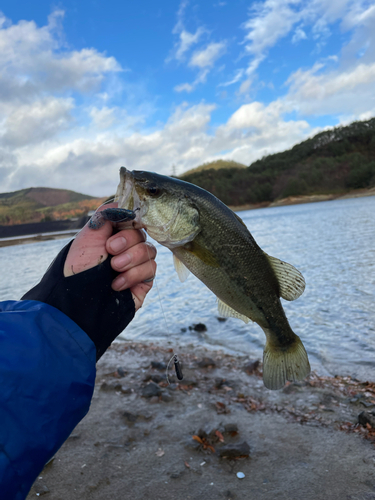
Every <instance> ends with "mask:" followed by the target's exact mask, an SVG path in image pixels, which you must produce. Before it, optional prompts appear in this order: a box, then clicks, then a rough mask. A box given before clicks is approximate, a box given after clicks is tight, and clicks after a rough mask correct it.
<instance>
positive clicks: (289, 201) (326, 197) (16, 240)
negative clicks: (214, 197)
mask: <svg viewBox="0 0 375 500" xmlns="http://www.w3.org/2000/svg"><path fill="white" fill-rule="evenodd" d="M366 196H375V187H374V188H371V189H358V190H355V191H351V192H349V193H344V194H322V195H301V196H289V197H288V198H283V199H282V200H278V201H274V202H263V203H256V204H249V205H240V206H233V205H229V208H230V209H231V210H233V211H234V212H242V211H245V210H256V209H258V208H269V207H283V206H287V205H301V204H305V203H318V202H320V201H331V200H339V199H340V200H345V199H349V198H362V197H366ZM79 230H80V229H74V230H72V231H67V232H57V233H42V234H36V235H24V236H14V237H12V238H0V248H1V247H7V246H11V245H26V244H29V243H37V242H39V241H48V240H56V239H61V238H65V237H68V236H75V235H76V234H77V232H78V231H79Z"/></svg>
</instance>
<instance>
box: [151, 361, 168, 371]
mask: <svg viewBox="0 0 375 500" xmlns="http://www.w3.org/2000/svg"><path fill="white" fill-rule="evenodd" d="M151 368H154V369H155V370H160V371H161V370H165V369H166V368H167V365H166V364H165V363H162V362H160V361H151Z"/></svg>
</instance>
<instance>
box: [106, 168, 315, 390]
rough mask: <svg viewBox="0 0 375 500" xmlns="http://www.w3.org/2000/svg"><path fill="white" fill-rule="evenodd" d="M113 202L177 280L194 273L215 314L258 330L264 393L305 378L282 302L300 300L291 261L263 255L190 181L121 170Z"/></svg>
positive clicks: (298, 277) (303, 357) (301, 353)
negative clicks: (163, 255)
mask: <svg viewBox="0 0 375 500" xmlns="http://www.w3.org/2000/svg"><path fill="white" fill-rule="evenodd" d="M115 201H117V202H118V207H119V208H124V209H126V210H131V211H133V212H134V213H135V214H136V216H135V218H134V219H133V220H132V221H131V225H132V227H134V228H138V229H140V228H143V229H145V230H146V231H147V233H148V234H149V235H150V236H151V237H152V238H153V239H155V240H156V241H157V242H158V243H160V244H161V245H164V246H166V247H167V248H169V249H170V250H171V252H172V253H173V259H174V266H175V269H176V271H177V274H178V276H179V278H180V280H181V281H185V279H186V278H187V276H188V275H189V272H191V273H193V274H194V275H195V276H196V277H197V278H198V279H199V280H201V281H202V282H203V283H204V284H205V285H206V286H207V287H208V288H209V289H210V290H211V291H212V292H213V293H214V294H215V295H216V297H217V300H218V310H219V314H220V316H222V317H234V318H239V319H241V320H243V321H244V322H245V323H248V322H249V321H250V320H251V321H254V322H255V323H257V324H258V325H259V326H260V327H261V328H262V330H263V331H264V333H265V336H266V344H265V348H264V353H263V382H264V385H265V386H266V387H267V388H268V389H272V390H273V389H280V388H282V387H283V386H284V385H285V383H286V382H287V381H296V380H303V379H304V378H305V377H306V376H307V375H308V374H309V373H310V364H309V360H308V356H307V353H306V350H305V348H304V346H303V343H302V341H301V339H300V338H299V337H298V335H296V334H295V333H294V332H293V330H292V328H291V326H290V325H289V322H288V319H287V317H286V315H285V312H284V309H283V307H282V304H281V301H280V297H282V298H283V299H286V300H289V301H291V300H295V299H297V298H298V297H299V296H300V295H301V294H302V293H303V291H304V289H305V280H304V278H303V276H302V274H301V273H300V272H299V271H298V270H297V269H296V268H295V267H293V266H292V265H291V264H288V263H286V262H283V261H282V260H279V259H277V258H275V257H271V256H270V255H267V253H265V252H264V251H263V250H262V249H261V248H260V247H259V245H258V244H257V243H256V241H255V239H254V238H253V236H252V235H251V233H250V231H249V230H248V228H247V226H246V225H245V223H244V222H243V221H242V219H241V218H240V217H239V216H238V215H237V214H236V213H235V212H233V211H232V210H230V209H229V208H228V207H227V206H226V205H225V204H224V203H222V202H221V201H220V200H219V199H218V198H216V197H215V196H214V195H213V194H211V193H209V192H208V191H206V190H204V189H202V188H200V187H198V186H196V185H194V184H191V183H188V182H185V181H182V180H180V179H176V178H173V177H168V176H164V175H160V174H157V173H154V172H147V171H136V170H135V171H130V170H127V169H126V168H125V167H121V169H120V183H119V186H118V188H117V193H116V197H115Z"/></svg>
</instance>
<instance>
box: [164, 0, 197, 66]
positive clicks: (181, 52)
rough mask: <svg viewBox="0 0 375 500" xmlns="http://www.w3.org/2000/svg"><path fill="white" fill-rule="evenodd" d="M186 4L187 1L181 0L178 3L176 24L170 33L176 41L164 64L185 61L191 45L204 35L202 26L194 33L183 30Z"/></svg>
mask: <svg viewBox="0 0 375 500" xmlns="http://www.w3.org/2000/svg"><path fill="white" fill-rule="evenodd" d="M188 4H189V2H188V0H182V2H181V3H180V7H179V9H178V12H177V22H176V24H175V26H174V28H173V31H172V33H173V34H174V35H178V40H177V41H176V42H175V44H174V48H173V51H172V54H171V55H170V56H169V57H168V58H167V59H166V62H169V61H171V60H172V59H177V60H178V61H183V60H184V59H185V54H186V52H188V51H189V50H190V48H191V47H192V46H193V45H196V44H197V43H198V42H199V40H200V39H201V38H202V36H203V35H204V34H205V33H206V30H205V29H204V28H203V27H202V26H199V27H198V28H197V29H196V31H195V33H190V32H189V31H187V29H186V28H185V26H184V16H185V11H186V8H187V6H188Z"/></svg>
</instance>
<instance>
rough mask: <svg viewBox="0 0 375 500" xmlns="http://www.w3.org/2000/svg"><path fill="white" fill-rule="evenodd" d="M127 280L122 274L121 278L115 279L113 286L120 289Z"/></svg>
mask: <svg viewBox="0 0 375 500" xmlns="http://www.w3.org/2000/svg"><path fill="white" fill-rule="evenodd" d="M125 282H126V280H125V278H123V277H122V276H120V277H119V278H116V279H115V280H114V281H113V283H112V288H113V289H114V290H120V289H121V288H123V286H124V285H125Z"/></svg>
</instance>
